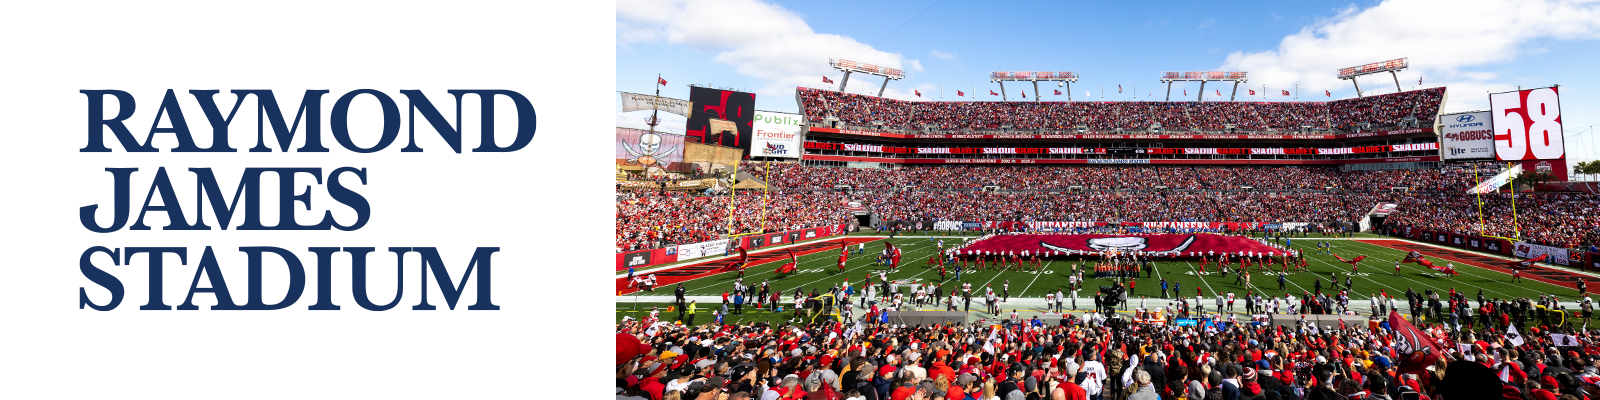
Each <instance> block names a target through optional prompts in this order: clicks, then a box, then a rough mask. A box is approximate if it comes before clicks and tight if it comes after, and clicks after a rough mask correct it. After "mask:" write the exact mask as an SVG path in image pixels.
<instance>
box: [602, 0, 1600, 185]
mask: <svg viewBox="0 0 1600 400" xmlns="http://www.w3.org/2000/svg"><path fill="white" fill-rule="evenodd" d="M1215 4H1217V5H1216V6H1212V7H1211V8H1212V9H1207V7H1205V6H1197V3H1194V2H1104V3H1101V2H1047V1H1041V2H978V1H964V0H940V1H937V2H935V1H932V0H928V1H898V2H860V1H835V0H823V1H796V2H764V1H760V0H717V1H709V0H708V1H701V0H653V1H635V0H621V1H618V2H617V47H616V51H617V90H620V91H629V92H638V93H650V92H652V91H653V90H654V89H655V87H654V86H653V83H654V82H655V77H656V74H658V73H659V74H661V76H662V77H663V78H665V79H666V80H667V81H668V82H669V85H667V86H665V87H663V88H662V95H664V96H669V97H676V98H687V97H688V90H689V89H688V86H687V85H688V84H690V83H697V84H701V85H714V86H718V87H732V88H737V89H741V90H745V91H753V92H755V93H757V108H760V109H764V110H773V111H790V112H792V111H794V110H795V109H796V105H795V103H794V88H795V87H796V86H807V87H821V88H833V89H837V87H836V86H830V85H827V84H824V83H823V82H822V76H823V75H827V76H829V77H831V78H832V79H833V80H834V81H835V82H838V81H839V80H840V79H839V78H840V76H841V73H839V72H837V71H834V70H832V69H831V68H829V67H828V63H827V60H828V58H844V59H851V60H856V61H861V62H867V63H873V64H879V65H886V66H891V67H899V68H901V69H904V70H906V71H907V73H906V75H907V77H906V79H903V80H900V81H895V82H890V83H889V86H888V91H887V92H886V93H885V96H886V97H893V98H901V99H912V100H917V99H919V98H917V97H915V96H913V95H912V93H913V90H917V91H921V92H922V95H923V97H922V98H920V100H938V99H939V94H940V91H941V86H942V90H943V94H944V99H945V100H963V99H975V100H981V101H991V100H999V97H993V96H989V95H988V92H989V90H991V89H993V90H995V91H997V92H998V91H999V90H998V86H996V85H995V84H992V83H989V82H988V79H987V77H988V73H989V71H1011V70H1020V71H1030V70H1038V71H1077V72H1078V73H1079V74H1080V76H1081V78H1080V80H1079V82H1078V83H1076V84H1073V86H1072V90H1073V94H1072V95H1073V99H1074V100H1085V96H1084V94H1085V92H1086V91H1087V92H1089V96H1087V97H1088V99H1092V100H1099V99H1101V98H1102V96H1103V97H1104V98H1105V99H1107V100H1136V99H1137V100H1161V99H1162V98H1163V97H1164V91H1165V88H1166V87H1165V85H1163V84H1161V83H1160V82H1159V75H1160V73H1161V72H1162V71H1191V70H1243V71H1249V72H1250V74H1251V79H1250V83H1248V84H1244V85H1241V86H1240V88H1239V97H1240V100H1245V99H1246V98H1250V97H1249V96H1248V95H1247V94H1246V93H1248V92H1247V90H1249V89H1254V90H1256V91H1257V96H1256V97H1254V98H1250V99H1252V100H1259V99H1261V98H1262V97H1261V96H1260V95H1261V94H1262V93H1263V92H1265V93H1268V94H1269V96H1267V97H1266V100H1269V101H1280V100H1293V98H1292V97H1283V96H1278V95H1276V94H1277V93H1278V91H1279V90H1290V91H1293V90H1295V85H1296V84H1298V85H1299V92H1300V99H1301V100H1313V101H1318V100H1328V99H1343V98H1352V97H1355V96H1356V93H1355V89H1354V88H1353V87H1352V86H1351V85H1350V82H1349V81H1342V80H1339V79H1337V78H1336V77H1335V70H1336V69H1337V68H1340V67H1350V66H1356V65H1360V64H1364V63H1367V62H1375V61H1382V60H1387V59H1393V58H1400V57H1409V58H1410V60H1411V65H1412V68H1411V69H1409V70H1405V71H1402V72H1400V74H1399V78H1400V83H1401V86H1402V87H1403V88H1404V89H1406V90H1411V89H1414V88H1417V87H1435V86H1447V87H1449V88H1450V94H1449V96H1450V99H1449V102H1448V103H1447V104H1446V105H1445V110H1446V111H1447V112H1449V111H1470V110H1483V109H1488V97H1487V93H1488V92H1491V91H1494V92H1499V91H1508V90H1515V89H1516V88H1517V86H1519V85H1521V86H1523V87H1537V86H1549V85H1551V84H1560V85H1561V86H1562V93H1561V102H1562V116H1563V118H1562V119H1563V121H1564V125H1565V128H1566V134H1567V136H1568V139H1567V144H1566V146H1567V149H1568V158H1569V159H1573V160H1574V161H1580V160H1588V159H1594V158H1595V154H1597V153H1600V151H1597V150H1600V149H1597V148H1596V147H1597V146H1600V133H1596V131H1597V130H1600V127H1595V126H1594V125H1595V124H1600V78H1596V76H1597V75H1596V73H1595V72H1593V71H1594V70H1595V67H1596V66H1597V65H1600V63H1597V61H1600V1H1594V0H1583V1H1575V0H1551V1H1546V0H1540V1H1510V0H1504V1H1476V0H1473V1H1462V0H1458V1H1423V0H1389V1H1363V2H1356V3H1351V2H1334V1H1252V2H1227V3H1215ZM1419 77H1420V78H1422V85H1421V86H1418V85H1417V79H1418V78H1419ZM881 83H882V79H881V78H877V77H867V76H862V75H859V74H856V75H852V79H851V82H850V87H849V88H846V90H848V91H851V92H856V93H860V92H861V91H863V90H869V91H871V92H872V93H876V90H877V87H878V85H880V84H881ZM1119 84H1120V85H1122V87H1123V93H1121V94H1118V93H1117V92H1116V87H1117V85H1119ZM1361 84H1362V89H1363V90H1364V91H1365V92H1366V93H1367V94H1369V95H1370V94H1382V93H1391V92H1393V91H1394V90H1395V86H1394V80H1393V79H1391V78H1390V77H1389V75H1388V74H1382V75H1372V76H1367V77H1364V78H1362V79H1361ZM1216 86H1218V84H1217V83H1215V82H1213V83H1209V84H1207V85H1206V92H1208V93H1206V94H1207V95H1208V96H1207V98H1206V99H1207V100H1208V101H1209V100H1218V99H1219V98H1218V96H1216V92H1215V91H1214V88H1215V87H1216ZM1263 86H1265V91H1263V90H1262V89H1263ZM974 87H976V90H977V92H978V94H979V95H978V96H976V97H974V96H973V95H974V93H971V92H972V89H973V88H974ZM1102 87H1104V88H1105V89H1104V90H1102V89H1101V88H1102ZM1135 87H1137V90H1138V92H1137V93H1135V92H1134V88H1135ZM1198 87H1199V83H1187V84H1174V85H1173V89H1172V92H1173V93H1172V96H1173V100H1178V99H1180V98H1183V96H1181V93H1183V91H1184V90H1187V91H1188V94H1189V96H1188V97H1186V98H1183V99H1185V100H1193V99H1194V95H1196V94H1197V92H1198ZM1041 88H1044V85H1043V84H1041ZM957 89H960V90H962V91H964V92H968V93H967V95H968V97H966V98H958V97H956V95H955V90H957ZM1006 89H1007V94H1009V95H1010V96H1011V98H1012V100H1017V95H1018V94H1019V93H1018V92H1019V91H1022V90H1026V91H1027V92H1028V96H1029V98H1030V99H1032V97H1033V96H1034V95H1035V93H1033V89H1032V86H1031V85H1027V86H1024V85H1023V84H1021V83H1018V84H1007V85H1006ZM1054 89H1056V88H1055V87H1054V85H1051V87H1050V88H1049V89H1045V90H1046V92H1050V91H1051V90H1054ZM1219 89H1222V93H1223V97H1222V98H1221V100H1226V96H1227V95H1228V94H1229V89H1230V87H1226V86H1225V87H1222V88H1219ZM1324 90H1327V91H1330V92H1332V94H1333V96H1332V97H1331V98H1330V97H1326V96H1324V95H1323V91H1324ZM1063 91H1064V90H1063ZM1045 100H1063V101H1064V100H1066V96H1053V95H1049V94H1047V95H1046V96H1045ZM616 107H617V109H616V110H617V111H618V113H617V124H618V125H619V126H641V127H642V126H643V125H642V119H643V118H644V117H645V115H646V114H647V113H639V112H635V113H621V112H620V111H621V102H620V100H619V101H618V103H617V106H616ZM663 126H666V127H669V128H668V130H672V128H670V127H672V126H676V127H677V128H676V129H678V130H681V129H682V128H681V127H682V123H681V118H674V119H667V120H666V121H665V124H664V125H663Z"/></svg>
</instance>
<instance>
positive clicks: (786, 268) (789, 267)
mask: <svg viewBox="0 0 1600 400" xmlns="http://www.w3.org/2000/svg"><path fill="white" fill-rule="evenodd" d="M799 264H800V261H799V260H796V259H795V256H794V250H789V263H788V264H783V265H782V266H779V267H778V271H777V272H778V273H780V274H787V273H790V272H794V267H795V266H796V265H799Z"/></svg>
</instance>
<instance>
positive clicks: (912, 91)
mask: <svg viewBox="0 0 1600 400" xmlns="http://www.w3.org/2000/svg"><path fill="white" fill-rule="evenodd" d="M911 93H916V94H917V97H922V92H921V91H919V90H916V89H911Z"/></svg>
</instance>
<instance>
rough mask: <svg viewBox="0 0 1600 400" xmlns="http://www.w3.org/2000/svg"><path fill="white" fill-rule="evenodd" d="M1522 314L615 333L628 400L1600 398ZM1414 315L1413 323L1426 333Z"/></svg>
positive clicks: (1585, 334)
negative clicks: (1453, 318)
mask: <svg viewBox="0 0 1600 400" xmlns="http://www.w3.org/2000/svg"><path fill="white" fill-rule="evenodd" d="M1447 298H1448V299H1450V300H1449V301H1450V302H1451V303H1452V308H1453V307H1455V306H1457V305H1459V306H1461V307H1472V305H1470V303H1469V301H1468V300H1466V299H1465V295H1464V294H1456V295H1454V296H1451V297H1447ZM1434 299H1436V298H1434ZM1430 300H1431V299H1430ZM1434 302H1435V303H1436V302H1437V301H1434ZM1518 303H1521V304H1520V305H1519V304H1514V303H1512V302H1506V301H1500V302H1484V301H1482V300H1479V302H1478V309H1479V310H1480V311H1481V312H1482V314H1480V315H1481V317H1482V318H1481V319H1476V320H1474V319H1469V320H1467V321H1465V322H1464V323H1463V324H1460V325H1456V324H1452V323H1437V322H1432V321H1435V320H1434V319H1431V318H1430V319H1428V320H1427V321H1428V322H1406V323H1400V322H1398V321H1396V320H1393V319H1392V318H1391V319H1379V321H1381V322H1375V323H1373V324H1360V325H1357V324H1350V325H1348V326H1347V325H1345V324H1344V323H1342V322H1341V323H1339V324H1338V325H1337V326H1334V325H1324V326H1315V325H1311V324H1306V323H1303V322H1301V323H1295V322H1291V323H1290V324H1289V325H1283V326H1277V325H1276V324H1272V325H1269V324H1260V323H1253V322H1251V321H1249V320H1247V319H1237V320H1235V319H1224V321H1223V322H1220V323H1217V324H1215V325H1211V324H1206V325H1194V326H1176V325H1161V324H1154V325H1146V324H1131V325H1130V324H1128V323H1126V322H1124V321H1122V320H1120V319H1119V320H1108V319H1106V318H1105V317H1103V316H1101V315H1099V314H1084V315H1082V316H1081V317H1080V316H1079V315H1078V314H1065V315H1062V317H1063V318H1062V319H1061V320H1060V322H1059V323H1057V322H1053V321H1052V322H1049V323H1046V322H1044V321H1042V320H1040V319H1038V317H1034V318H1031V319H1020V318H1017V317H1012V318H1007V319H1001V320H998V321H993V320H990V321H979V322H978V323H975V324H961V323H953V324H943V325H909V326H908V325H895V324H889V323H886V322H885V321H884V319H881V318H877V317H874V316H872V315H867V316H865V317H864V318H862V319H861V320H860V321H857V320H854V319H846V320H844V321H840V322H832V321H829V322H819V323H806V324H794V325H790V324H788V323H783V324H769V323H766V322H752V323H745V324H733V325H727V324H723V323H722V322H721V321H718V322H714V323H710V324H704V325H694V324H693V323H692V322H690V323H689V324H684V323H683V322H682V321H681V320H679V321H677V322H673V321H670V317H667V316H666V315H661V316H660V317H659V318H658V317H654V316H652V317H647V318H645V319H644V320H633V319H625V320H624V321H623V322H622V323H620V324H617V325H616V341H617V350H616V360H615V365H616V368H615V379H616V381H615V382H616V385H615V386H616V387H615V391H616V395H617V398H618V399H619V400H623V399H627V400H684V399H705V400H722V399H737V400H744V399H762V400H780V399H784V400H786V399H834V400H905V399H917V400H923V399H930V400H966V399H972V400H1034V399H1051V400H1068V399H1072V400H1084V399H1097V400H1158V399H1159V400H1173V399H1188V400H1201V399H1248V400H1258V399H1265V400H1335V399H1339V400H1351V399H1355V400H1399V399H1407V398H1415V399H1425V400H1434V399H1437V400H1464V399H1504V400H1554V399H1561V400H1566V399H1584V400H1586V399H1591V398H1593V397H1594V396H1596V395H1600V370H1597V368H1600V346H1596V344H1597V343H1600V334H1597V333H1596V332H1595V331H1591V330H1587V329H1574V328H1573V326H1574V325H1576V324H1568V323H1560V322H1552V319H1551V318H1541V317H1540V316H1547V315H1548V314H1545V313H1539V314H1537V315H1536V314H1535V313H1532V312H1530V309H1529V308H1525V307H1526V306H1528V305H1530V303H1527V302H1525V301H1523V302H1518ZM1435 308H1438V307H1437V306H1436V307H1435ZM1397 311H1398V310H1397ZM1412 312H1413V319H1412V320H1411V321H1421V320H1418V319H1415V315H1416V314H1417V311H1416V310H1413V311H1412ZM1397 313H1398V312H1397ZM869 314H870V313H869ZM1391 322H1393V323H1395V324H1396V325H1394V326H1391V325H1390V323H1391ZM1458 322H1459V321H1458ZM1413 324H1414V326H1412V325H1413ZM1419 337H1420V338H1426V340H1427V342H1431V344H1432V346H1429V344H1430V343H1427V342H1424V341H1423V340H1421V339H1420V338H1419ZM1569 340H1570V341H1569ZM1424 346H1427V347H1424ZM1421 348H1426V349H1427V351H1426V352H1422V351H1418V350H1420V349H1421Z"/></svg>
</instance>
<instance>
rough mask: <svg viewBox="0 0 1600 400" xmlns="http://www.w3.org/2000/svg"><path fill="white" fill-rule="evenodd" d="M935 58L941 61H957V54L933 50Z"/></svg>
mask: <svg viewBox="0 0 1600 400" xmlns="http://www.w3.org/2000/svg"><path fill="white" fill-rule="evenodd" d="M933 57H934V58H938V59H941V60H950V61H955V59H956V55H955V54H950V53H946V52H942V51H939V49H933Z"/></svg>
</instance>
